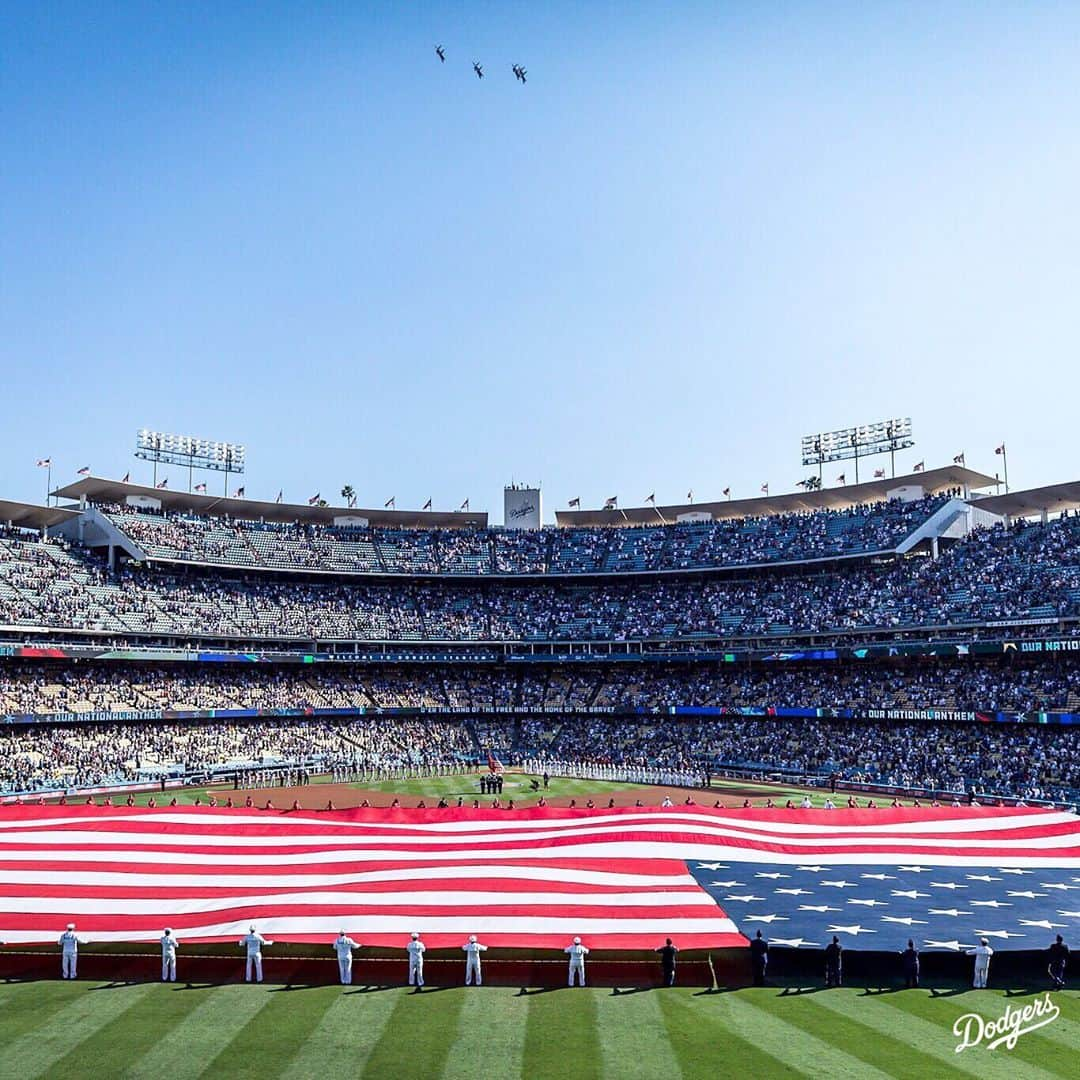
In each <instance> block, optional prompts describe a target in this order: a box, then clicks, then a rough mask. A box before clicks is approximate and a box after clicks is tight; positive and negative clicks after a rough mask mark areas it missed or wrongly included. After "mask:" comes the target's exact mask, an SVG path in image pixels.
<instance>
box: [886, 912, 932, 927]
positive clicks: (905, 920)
mask: <svg viewBox="0 0 1080 1080" xmlns="http://www.w3.org/2000/svg"><path fill="white" fill-rule="evenodd" d="M881 921H882V922H894V923H903V924H904V926H913V925H915V924H916V923H917V924H918V925H919V926H928V925H929V924H928V923H927V921H926V920H925V919H913V918H912V917H911V916H910V915H905V916H904V917H903V918H902V919H901V918H898V917H897V916H895V915H882V916H881Z"/></svg>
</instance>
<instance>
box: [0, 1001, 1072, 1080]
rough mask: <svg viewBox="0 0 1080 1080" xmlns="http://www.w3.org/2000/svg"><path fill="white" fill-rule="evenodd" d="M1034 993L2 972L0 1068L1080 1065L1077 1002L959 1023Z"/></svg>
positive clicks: (252, 1071)
mask: <svg viewBox="0 0 1080 1080" xmlns="http://www.w3.org/2000/svg"><path fill="white" fill-rule="evenodd" d="M1041 996H1042V995H1041V993H1036V992H1026V993H1025V992H1013V993H1012V994H1007V993H1006V992H1003V991H995V990H989V991H972V990H964V989H962V988H953V989H946V990H940V989H937V990H933V991H931V990H902V991H897V992H891V993H890V992H886V993H877V992H874V993H871V994H868V993H867V992H866V991H864V990H861V989H853V988H844V989H841V990H830V991H818V990H817V989H816V988H802V989H800V988H798V987H794V986H793V987H783V988H780V987H765V988H755V989H742V990H737V991H731V992H726V993H712V992H708V991H700V990H691V989H685V988H678V987H676V988H674V989H664V990H651V991H639V992H633V991H622V992H620V991H618V990H610V989H603V990H601V989H585V990H580V989H574V990H568V989H560V990H556V991H546V992H540V991H533V992H528V991H524V990H511V989H504V988H488V987H483V988H479V989H478V988H471V989H465V988H454V989H445V990H443V989H439V990H434V989H432V990H425V991H424V992H423V993H419V994H418V993H415V992H411V991H408V990H406V989H401V988H395V989H383V988H377V987H374V988H368V987H351V988H341V987H330V986H324V987H315V988H301V987H294V988H293V989H286V988H284V987H278V986H275V987H269V986H243V985H240V986H237V985H229V986H201V985H200V986H185V985H184V984H183V983H177V984H175V985H174V986H162V985H160V984H156V983H137V984H101V983H93V982H75V983H70V982H67V983H65V982H59V981H56V982H37V983H27V984H8V985H5V986H2V987H0V1072H2V1074H3V1075H4V1076H10V1077H20V1078H23V1080H30V1078H34V1077H66V1078H77V1077H101V1076H109V1077H155V1078H157V1077H167V1078H168V1080H188V1078H191V1080H194V1078H195V1077H203V1076H206V1077H234V1078H235V1077H258V1078H261V1080H267V1078H273V1077H287V1078H289V1080H306V1078H310V1077H323V1078H329V1077H335V1076H346V1075H349V1076H365V1077H367V1076H371V1077H381V1078H412V1077H416V1078H422V1080H436V1078H447V1080H449V1078H471V1077H477V1078H481V1077H483V1078H488V1077H514V1078H517V1077H521V1078H522V1080H546V1078H548V1077H550V1078H551V1080H578V1078H581V1080H585V1078H594V1077H595V1078H601V1077H603V1078H607V1077H610V1078H613V1080H629V1078H636V1077H641V1078H645V1077H665V1078H670V1077H685V1078H691V1077H692V1078H697V1077H714V1076H742V1077H747V1078H767V1077H788V1076H790V1077H800V1076H806V1077H836V1078H839V1077H858V1078H860V1080H862V1078H875V1077H911V1078H920V1080H925V1078H929V1077H935V1078H936V1077H942V1078H944V1077H953V1076H957V1077H965V1076H977V1077H980V1078H983V1080H997V1078H1000V1080H1017V1078H1026V1077H1031V1078H1033V1080H1034V1078H1049V1077H1075V1076H1076V1075H1077V1061H1078V1060H1080V1000H1078V998H1077V994H1076V993H1075V991H1066V992H1064V993H1060V994H1056V995H1054V998H1053V1000H1054V1004H1055V1005H1056V1006H1057V1007H1058V1009H1059V1010H1060V1015H1058V1016H1057V1017H1056V1019H1054V1020H1053V1021H1052V1022H1051V1023H1049V1024H1047V1025H1046V1026H1044V1027H1042V1028H1041V1029H1039V1030H1036V1031H1032V1032H1031V1033H1029V1034H1026V1035H1022V1036H1021V1037H1020V1038H1019V1039H1018V1041H1017V1042H1016V1045H1015V1047H1014V1048H1013V1049H1008V1048H1007V1047H1005V1046H999V1047H997V1048H996V1049H993V1050H988V1049H986V1047H985V1046H984V1045H980V1046H976V1047H972V1048H970V1049H967V1050H964V1051H963V1052H962V1053H959V1054H958V1053H956V1051H955V1047H956V1044H957V1041H958V1040H957V1038H956V1036H955V1035H954V1034H953V1024H954V1022H955V1021H956V1020H957V1018H958V1017H960V1016H962V1015H963V1014H965V1013H972V1012H974V1013H977V1014H979V1015H980V1016H982V1017H985V1018H986V1019H988V1020H996V1019H998V1018H1000V1017H1001V1015H1002V1014H1003V1013H1004V1011H1005V1009H1006V1007H1010V1008H1013V1009H1016V1008H1022V1007H1023V1006H1024V1005H1026V1004H1029V1003H1031V1002H1033V1001H1035V1000H1037V999H1038V998H1040V997H1041Z"/></svg>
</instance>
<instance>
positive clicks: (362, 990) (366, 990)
mask: <svg viewBox="0 0 1080 1080" xmlns="http://www.w3.org/2000/svg"><path fill="white" fill-rule="evenodd" d="M397 989H399V987H397V986H358V987H357V988H356V989H355V990H346V991H345V993H346V994H380V993H382V991H384V990H397Z"/></svg>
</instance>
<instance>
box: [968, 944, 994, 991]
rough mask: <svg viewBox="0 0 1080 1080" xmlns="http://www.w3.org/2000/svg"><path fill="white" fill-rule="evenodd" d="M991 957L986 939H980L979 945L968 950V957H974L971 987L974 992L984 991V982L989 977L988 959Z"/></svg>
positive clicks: (991, 950) (992, 953) (992, 952)
mask: <svg viewBox="0 0 1080 1080" xmlns="http://www.w3.org/2000/svg"><path fill="white" fill-rule="evenodd" d="M993 955H994V950H993V949H992V948H990V942H989V941H987V940H986V938H980V939H979V944H978V945H976V946H975V948H974V949H969V950H968V956H974V957H975V979H974V981H973V982H972V984H971V985H972V986H973V987H974V988H975V989H976V990H985V989H986V981H987V979H989V977H990V957H991V956H993Z"/></svg>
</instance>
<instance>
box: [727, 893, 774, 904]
mask: <svg viewBox="0 0 1080 1080" xmlns="http://www.w3.org/2000/svg"><path fill="white" fill-rule="evenodd" d="M724 899H725V900H738V901H739V903H740V904H749V903H750V902H751V901H752V900H764V899H765V897H764V896H753V895H752V894H750V893H747V894H746V895H745V896H725V897H724Z"/></svg>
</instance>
